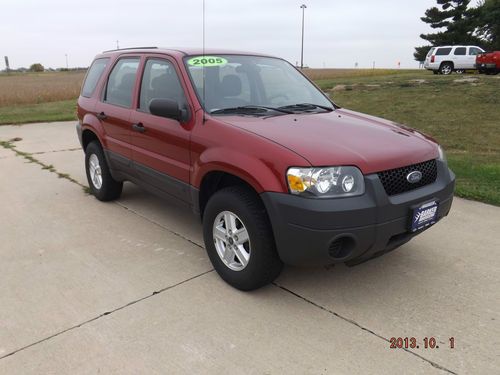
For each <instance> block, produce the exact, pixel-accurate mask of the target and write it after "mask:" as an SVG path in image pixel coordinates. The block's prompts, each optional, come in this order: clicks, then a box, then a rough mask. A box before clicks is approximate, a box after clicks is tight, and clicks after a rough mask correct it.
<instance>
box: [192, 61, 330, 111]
mask: <svg viewBox="0 0 500 375" xmlns="http://www.w3.org/2000/svg"><path fill="white" fill-rule="evenodd" d="M184 62H185V64H186V67H187V69H188V71H189V74H190V76H191V81H192V83H193V86H194V87H195V89H196V93H197V95H198V98H199V100H200V102H201V104H202V105H203V107H204V108H205V110H206V111H207V112H208V113H213V114H247V115H248V114H250V115H262V114H268V113H269V112H273V114H276V115H278V114H286V113H297V112H325V111H332V110H333V109H334V108H335V107H334V105H333V104H332V102H331V101H330V100H328V99H327V98H326V97H325V95H324V94H323V93H322V92H321V91H320V90H318V89H317V88H316V87H315V86H314V85H312V84H311V82H309V81H308V80H307V79H306V78H305V77H304V76H303V75H302V74H300V73H299V72H298V71H297V70H296V69H295V68H294V67H293V66H292V65H290V64H289V63H287V62H286V61H284V60H281V59H278V58H271V57H261V56H247V55H214V56H188V57H186V58H185V59H184Z"/></svg>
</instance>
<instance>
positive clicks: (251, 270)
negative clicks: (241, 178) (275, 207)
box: [203, 186, 283, 291]
mask: <svg viewBox="0 0 500 375" xmlns="http://www.w3.org/2000/svg"><path fill="white" fill-rule="evenodd" d="M231 228H232V229H231ZM238 236H239V237H238ZM203 237H204V241H205V248H206V250H207V253H208V257H209V258H210V261H211V262H212V265H213V266H214V268H215V270H216V271H217V273H218V274H219V276H220V277H221V278H222V279H223V280H224V281H226V282H227V283H228V284H229V285H231V286H233V287H234V288H236V289H239V290H244V291H249V290H254V289H258V288H260V287H262V286H264V285H267V284H269V283H271V282H272V281H273V280H274V279H276V277H278V275H279V274H280V272H281V270H282V268H283V263H282V262H281V260H280V258H279V256H278V253H277V252H276V245H275V241H274V236H273V232H272V228H271V223H270V221H269V218H268V216H267V213H266V210H265V207H264V205H263V204H262V202H261V201H260V199H259V197H258V196H257V195H256V193H255V192H253V191H251V190H250V189H248V188H246V187H243V186H231V187H227V188H225V189H222V190H220V191H218V192H216V193H215V194H214V195H213V196H212V197H211V198H210V200H209V201H208V203H207V206H206V208H205V211H204V214H203Z"/></svg>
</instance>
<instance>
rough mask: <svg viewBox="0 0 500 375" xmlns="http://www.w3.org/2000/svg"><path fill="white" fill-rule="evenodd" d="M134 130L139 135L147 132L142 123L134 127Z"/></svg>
mask: <svg viewBox="0 0 500 375" xmlns="http://www.w3.org/2000/svg"><path fill="white" fill-rule="evenodd" d="M132 129H134V130H135V131H136V132H139V133H144V132H145V131H146V128H145V127H144V125H143V124H142V122H139V123H138V124H134V125H132Z"/></svg>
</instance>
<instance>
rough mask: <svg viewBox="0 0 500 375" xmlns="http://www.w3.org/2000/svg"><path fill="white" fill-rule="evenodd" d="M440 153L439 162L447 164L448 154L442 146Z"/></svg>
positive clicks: (439, 149)
mask: <svg viewBox="0 0 500 375" xmlns="http://www.w3.org/2000/svg"><path fill="white" fill-rule="evenodd" d="M438 151H439V160H441V161H444V162H445V163H446V154H445V153H444V150H443V148H442V147H441V146H438Z"/></svg>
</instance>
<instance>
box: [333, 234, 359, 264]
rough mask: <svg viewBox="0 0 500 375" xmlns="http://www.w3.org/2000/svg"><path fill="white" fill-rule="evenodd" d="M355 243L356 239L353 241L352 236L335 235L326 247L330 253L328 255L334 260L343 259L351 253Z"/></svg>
mask: <svg viewBox="0 0 500 375" xmlns="http://www.w3.org/2000/svg"><path fill="white" fill-rule="evenodd" d="M355 245H356V241H354V239H353V238H352V237H348V236H342V237H337V238H336V239H335V240H333V241H332V243H331V244H330V247H329V248H328V254H330V256H331V257H332V258H334V259H336V260H338V259H345V258H348V257H349V256H350V255H351V253H352V251H353V250H354V247H355Z"/></svg>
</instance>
